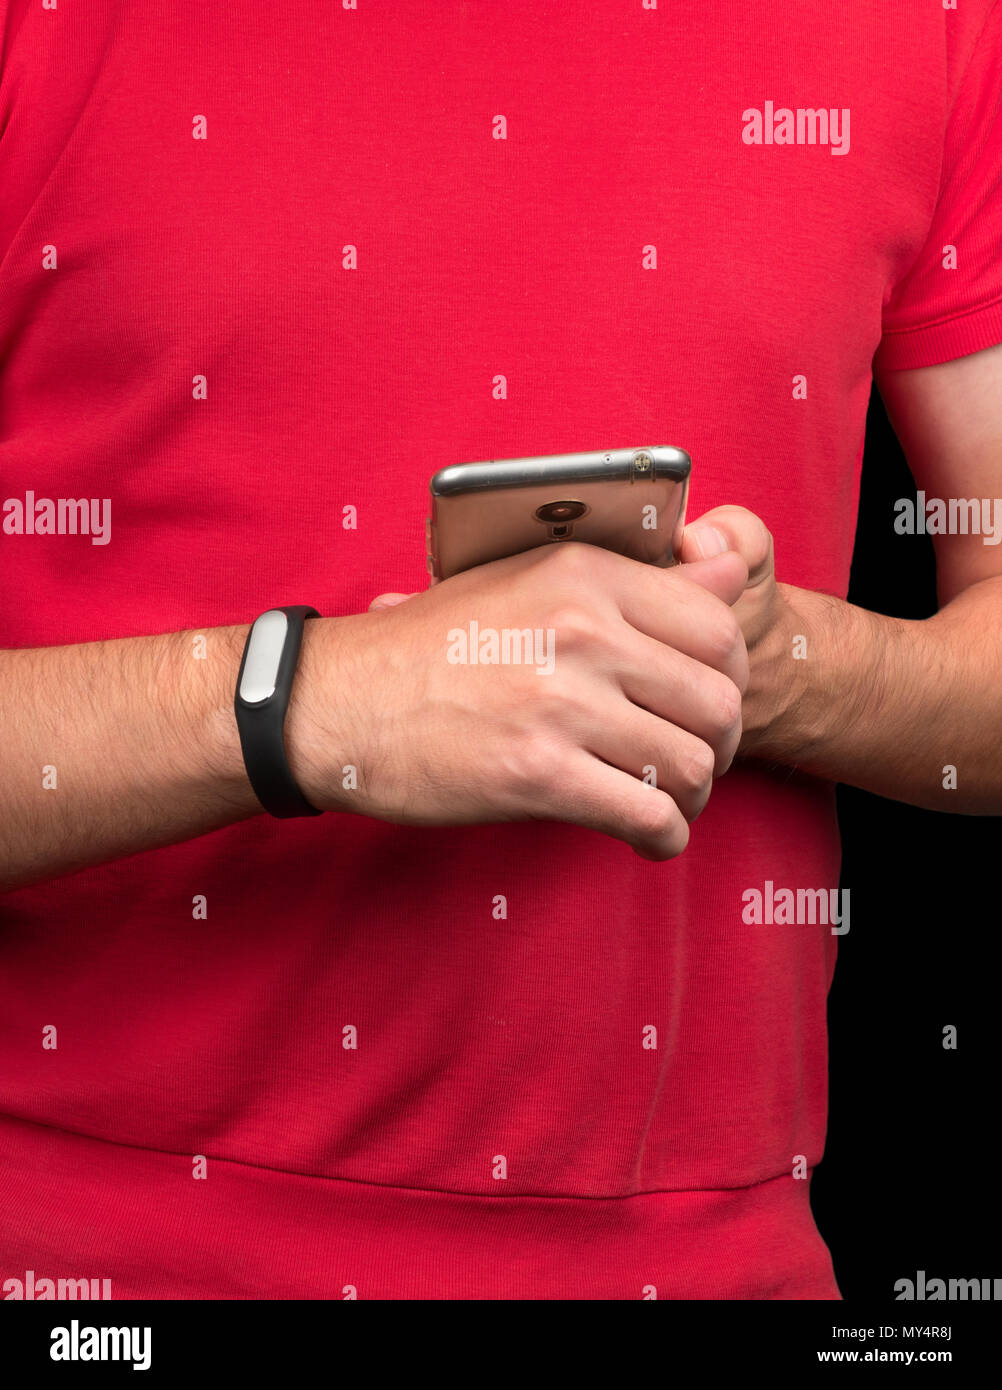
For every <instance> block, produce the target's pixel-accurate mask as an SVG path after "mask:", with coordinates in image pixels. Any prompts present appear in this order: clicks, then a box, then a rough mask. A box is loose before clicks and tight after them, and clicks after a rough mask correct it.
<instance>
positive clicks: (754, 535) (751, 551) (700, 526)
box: [679, 506, 773, 589]
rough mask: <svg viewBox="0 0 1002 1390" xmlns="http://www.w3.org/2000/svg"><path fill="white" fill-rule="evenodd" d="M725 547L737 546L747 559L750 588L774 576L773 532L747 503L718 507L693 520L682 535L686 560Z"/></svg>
mask: <svg viewBox="0 0 1002 1390" xmlns="http://www.w3.org/2000/svg"><path fill="white" fill-rule="evenodd" d="M724 550H736V551H737V552H738V554H739V555H740V556H741V558H742V559H743V560H744V562H745V564H746V565H747V566H748V587H749V588H750V589H753V588H755V587H756V586H757V585H759V584H762V583H763V582H764V581H766V580H767V579H770V578H771V577H772V574H773V547H772V536H771V535H770V534H769V530H768V528H767V526H766V524H765V522H764V521H763V520H762V518H761V517H758V516H756V515H755V513H754V512H750V511H749V510H748V509H747V507H734V506H725V507H714V508H713V510H712V511H709V512H704V513H703V515H702V516H701V517H698V518H697V519H696V520H695V521H692V522H690V523H689V525H688V526H687V527H686V528H685V534H684V535H683V537H682V547H681V551H680V553H679V559H680V560H681V561H682V562H683V564H684V563H685V562H686V561H687V560H703V559H707V558H708V557H709V556H711V555H717V554H719V553H721V552H723V551H724Z"/></svg>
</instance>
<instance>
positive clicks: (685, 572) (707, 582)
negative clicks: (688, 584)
mask: <svg viewBox="0 0 1002 1390" xmlns="http://www.w3.org/2000/svg"><path fill="white" fill-rule="evenodd" d="M677 568H678V572H679V573H680V574H681V575H682V577H683V578H684V579H691V580H692V581H693V583H694V584H698V585H699V586H700V588H701V589H706V590H707V591H708V592H709V593H711V594H715V595H716V597H717V598H719V599H723V601H724V603H728V604H733V603H737V601H738V599H739V598H740V597H741V595H742V594H743V593H744V591H745V585H746V584H747V583H748V566H747V565H746V564H745V562H744V560H743V559H742V557H741V556H740V555H739V554H738V552H737V551H736V550H725V551H723V552H722V553H721V554H719V555H713V556H711V557H710V558H709V559H707V560H691V561H689V562H688V563H685V562H683V563H682V564H680V565H679V566H678V567H677ZM668 573H669V574H671V570H668Z"/></svg>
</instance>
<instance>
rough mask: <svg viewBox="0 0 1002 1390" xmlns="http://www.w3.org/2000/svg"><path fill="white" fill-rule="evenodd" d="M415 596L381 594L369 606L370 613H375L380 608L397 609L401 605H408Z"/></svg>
mask: <svg viewBox="0 0 1002 1390" xmlns="http://www.w3.org/2000/svg"><path fill="white" fill-rule="evenodd" d="M413 597H414V595H413V594H379V595H378V597H376V598H374V599H373V600H372V602H371V603H370V604H369V612H370V613H375V612H376V611H377V609H380V608H396V606H397V605H398V604H400V603H406V602H407V600H408V599H409V598H413Z"/></svg>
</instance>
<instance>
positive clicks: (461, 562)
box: [426, 444, 692, 582]
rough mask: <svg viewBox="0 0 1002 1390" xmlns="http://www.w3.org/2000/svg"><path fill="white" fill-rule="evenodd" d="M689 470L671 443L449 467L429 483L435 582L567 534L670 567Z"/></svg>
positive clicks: (683, 454)
mask: <svg viewBox="0 0 1002 1390" xmlns="http://www.w3.org/2000/svg"><path fill="white" fill-rule="evenodd" d="M691 471H692V460H691V459H690V457H689V455H688V454H687V453H686V452H685V450H684V449H676V448H673V447H672V446H671V445H667V444H658V445H654V446H651V447H641V448H634V449H599V450H596V451H595V452H594V453H585V454H543V455H541V456H540V457H538V458H522V459H494V460H492V461H490V462H489V463H456V464H453V465H452V466H451V467H449V468H443V469H441V470H440V471H439V472H438V473H436V474H435V476H434V477H433V478H432V480H431V484H430V488H431V516H430V517H429V518H428V524H427V530H426V535H427V541H428V572H429V574H430V575H431V577H432V582H434V581H435V580H438V579H448V578H450V576H452V575H454V574H460V573H461V572H462V571H463V570H468V569H472V568H473V566H474V565H483V564H486V563H487V562H488V561H490V560H502V559H504V558H505V556H508V555H519V554H521V552H522V551H523V550H533V549H535V548H536V547H537V546H541V545H561V544H563V543H565V542H567V541H584V542H586V543H587V544H588V545H598V546H602V547H603V548H604V549H605V550H614V551H616V552H617V553H618V554H620V555H626V556H629V557H630V558H631V559H634V560H643V561H644V562H645V563H647V564H651V565H660V566H666V565H673V564H674V563H675V560H676V558H677V556H678V552H679V548H680V547H681V544H682V528H683V526H684V524H685V500H686V494H687V492H688V487H689V474H690V472H691Z"/></svg>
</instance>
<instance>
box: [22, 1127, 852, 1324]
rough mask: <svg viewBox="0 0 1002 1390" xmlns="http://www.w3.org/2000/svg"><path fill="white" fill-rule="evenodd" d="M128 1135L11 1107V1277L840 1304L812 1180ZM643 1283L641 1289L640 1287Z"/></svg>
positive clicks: (288, 1292)
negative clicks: (684, 1187)
mask: <svg viewBox="0 0 1002 1390" xmlns="http://www.w3.org/2000/svg"><path fill="white" fill-rule="evenodd" d="M195 1157H196V1156H195V1155H192V1156H191V1157H188V1156H183V1155H182V1156H179V1155H176V1154H165V1153H161V1152H159V1151H158V1150H155V1149H142V1148H131V1147H129V1146H125V1145H117V1144H109V1143H107V1142H105V1141H102V1140H94V1139H89V1138H86V1137H84V1136H82V1135H76V1134H71V1133H69V1132H67V1131H65V1130H59V1129H53V1128H50V1127H48V1126H40V1125H36V1124H32V1123H30V1122H26V1121H23V1120H15V1119H12V1118H11V1117H8V1116H0V1287H2V1286H3V1283H4V1282H5V1281H6V1280H8V1279H15V1280H22V1281H24V1280H25V1277H26V1272H27V1271H28V1270H32V1271H33V1272H34V1278H35V1279H36V1280H37V1279H39V1278H49V1279H60V1278H66V1279H68V1278H73V1279H81V1278H86V1279H90V1280H95V1279H97V1280H99V1281H103V1280H105V1279H107V1280H110V1289H111V1294H110V1296H111V1298H112V1299H125V1298H138V1299H345V1298H356V1297H357V1298H369V1299H373V1298H376V1299H389V1300H392V1299H421V1300H467V1299H490V1300H547V1299H558V1300H568V1299H570V1300H575V1299H602V1300H607V1299H608V1300H620V1299H631V1298H635V1299H641V1300H643V1299H645V1298H649V1297H651V1296H652V1295H651V1293H650V1290H654V1291H655V1292H654V1296H655V1297H657V1298H669V1299H687V1300H688V1299H709V1300H731V1299H733V1300H741V1299H756V1300H763V1299H797V1300H799V1299H810V1300H814V1299H838V1298H840V1294H839V1291H838V1286H837V1284H836V1283H835V1278H834V1273H833V1270H832V1264H831V1257H830V1255H829V1253H828V1250H827V1248H826V1246H825V1244H824V1241H823V1240H822V1239H821V1236H820V1234H819V1232H818V1230H817V1227H816V1225H815V1224H814V1219H813V1216H812V1213H811V1209H810V1195H809V1187H810V1183H809V1180H805V1179H796V1180H795V1179H793V1178H792V1177H790V1176H788V1175H785V1174H784V1175H783V1176H782V1177H780V1178H776V1179H773V1180H771V1181H768V1182H763V1183H759V1184H756V1185H755V1186H753V1187H749V1188H736V1189H732V1190H723V1191H689V1192H671V1193H660V1192H659V1193H649V1194H648V1193H642V1194H637V1195H635V1196H633V1197H631V1199H630V1200H629V1201H622V1200H620V1199H616V1198H609V1199H591V1200H582V1201H573V1200H566V1199H565V1200H563V1201H553V1200H547V1199H544V1198H538V1197H531V1196H525V1197H523V1198H521V1199H520V1200H511V1199H510V1198H509V1199H506V1200H501V1201H498V1200H486V1201H485V1200H484V1199H483V1198H482V1197H470V1196H464V1195H461V1194H455V1195H453V1194H449V1193H446V1192H435V1191H424V1190H422V1189H413V1188H396V1187H389V1186H379V1185H375V1184H373V1185H369V1184H367V1183H360V1182H349V1181H342V1180H340V1179H335V1178H324V1179H319V1178H311V1177H305V1176H301V1175H297V1174H292V1173H286V1172H281V1171H278V1170H276V1169H271V1168H258V1167H254V1166H252V1165H244V1164H239V1163H233V1162H227V1161H219V1160H213V1159H211V1158H210V1159H208V1160H207V1162H206V1164H205V1168H204V1172H205V1176H204V1177H198V1178H196V1177H195V1176H193V1173H194V1171H195V1169H194V1168H193V1160H194V1159H195ZM645 1291H646V1292H645Z"/></svg>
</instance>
